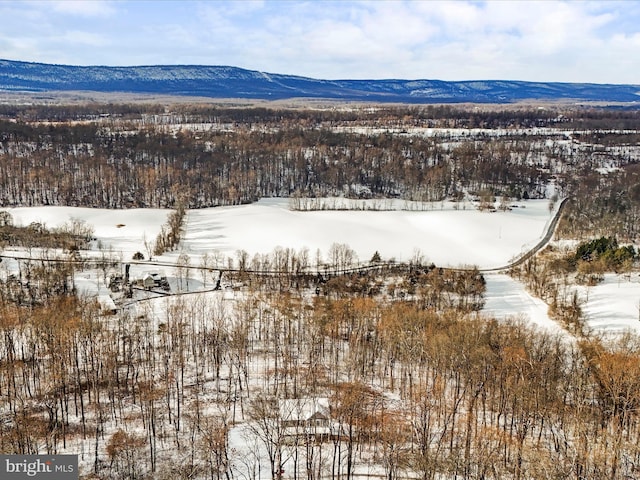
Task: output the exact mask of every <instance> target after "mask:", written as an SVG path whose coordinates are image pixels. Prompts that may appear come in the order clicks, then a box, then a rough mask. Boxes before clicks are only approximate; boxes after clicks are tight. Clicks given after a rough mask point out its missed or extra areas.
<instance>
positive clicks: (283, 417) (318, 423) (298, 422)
mask: <svg viewBox="0 0 640 480" xmlns="http://www.w3.org/2000/svg"><path fill="white" fill-rule="evenodd" d="M279 407H280V422H281V425H282V426H283V427H284V434H285V437H299V436H311V437H315V438H316V439H317V440H322V439H326V440H328V439H329V438H331V437H332V432H333V431H334V425H333V422H332V421H331V413H330V408H329V399H328V398H294V399H287V400H281V401H280V404H279Z"/></svg>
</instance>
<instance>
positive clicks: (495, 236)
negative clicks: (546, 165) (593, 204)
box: [182, 199, 551, 268]
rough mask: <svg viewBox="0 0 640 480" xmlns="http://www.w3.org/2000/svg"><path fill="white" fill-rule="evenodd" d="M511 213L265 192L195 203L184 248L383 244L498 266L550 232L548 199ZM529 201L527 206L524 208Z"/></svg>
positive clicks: (390, 251)
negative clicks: (360, 204) (348, 202)
mask: <svg viewBox="0 0 640 480" xmlns="http://www.w3.org/2000/svg"><path fill="white" fill-rule="evenodd" d="M517 205H520V207H518V208H513V210H511V211H507V212H494V213H488V212H479V211H477V210H475V209H473V208H472V207H471V205H470V204H467V209H465V210H454V206H453V204H452V203H451V202H442V203H441V202H436V203H434V205H433V210H427V211H310V212H300V211H291V210H290V209H289V202H288V200H286V199H263V200H261V201H259V202H257V203H254V204H251V205H243V206H237V207H220V208H209V209H202V210H191V211H189V213H188V218H187V227H186V235H185V239H184V241H183V243H182V248H183V250H184V251H185V252H186V253H187V254H189V255H196V256H198V255H202V254H204V253H205V252H211V251H212V250H219V251H220V252H222V253H224V254H225V255H228V256H234V255H235V252H236V250H239V249H242V250H246V251H247V252H248V253H249V254H250V255H253V254H255V253H269V252H271V251H272V250H273V249H274V248H275V247H277V246H281V247H285V248H287V247H288V248H293V249H295V250H299V249H301V248H303V247H307V248H309V251H310V252H311V253H312V254H314V253H315V251H316V250H317V249H320V251H321V252H323V253H326V252H327V251H328V249H329V247H330V246H331V244H333V243H345V244H347V245H349V246H350V247H351V248H352V249H353V250H355V251H356V253H357V254H358V257H359V258H360V260H361V261H368V260H369V259H370V258H371V256H372V255H373V254H374V252H375V251H376V250H377V251H378V252H380V255H381V256H382V258H383V259H390V258H394V259H395V260H397V261H408V260H409V259H410V258H411V257H412V256H413V255H414V253H415V251H416V250H420V252H421V253H422V254H423V255H424V256H425V257H426V259H427V261H429V262H434V263H435V264H436V265H439V266H461V265H477V266H478V267H484V268H491V267H499V266H502V265H505V264H507V263H509V261H510V260H511V259H513V258H514V257H516V256H518V255H520V254H521V253H523V252H524V251H526V250H528V249H529V248H530V247H532V246H533V245H535V244H536V243H537V242H538V241H539V240H540V238H541V237H542V236H544V233H545V230H546V225H547V222H548V221H549V219H550V218H551V215H550V213H549V209H548V206H549V202H548V201H546V200H529V201H526V202H517ZM523 207H524V208H523Z"/></svg>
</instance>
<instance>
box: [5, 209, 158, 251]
mask: <svg viewBox="0 0 640 480" xmlns="http://www.w3.org/2000/svg"><path fill="white" fill-rule="evenodd" d="M6 211H7V212H9V213H10V214H11V215H12V216H13V221H14V224H15V225H19V226H27V225H29V224H31V223H33V222H38V223H41V224H43V225H44V226H45V227H47V228H54V227H60V226H62V225H63V224H65V223H66V222H68V221H70V220H72V219H76V220H84V221H85V222H87V224H89V225H92V226H93V227H94V230H95V231H94V235H95V237H96V238H97V239H98V242H96V245H95V247H96V248H98V243H99V244H100V246H102V247H103V248H104V249H106V250H108V249H109V248H111V249H112V250H113V251H114V252H115V253H122V256H123V258H124V259H125V260H126V259H130V258H131V256H132V255H133V254H134V253H136V252H137V251H140V252H143V253H145V256H146V251H145V247H144V241H145V239H146V240H147V241H153V240H155V238H156V236H157V235H158V233H159V232H160V227H161V225H162V224H163V223H165V222H166V219H167V215H168V214H169V212H170V211H171V210H163V209H155V208H146V209H142V208H136V209H130V210H107V209H102V208H81V207H17V208H7V209H6Z"/></svg>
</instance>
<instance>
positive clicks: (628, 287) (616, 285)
mask: <svg viewBox="0 0 640 480" xmlns="http://www.w3.org/2000/svg"><path fill="white" fill-rule="evenodd" d="M576 289H577V291H578V293H579V295H580V301H581V307H582V313H583V316H584V319H585V323H586V326H587V328H588V329H590V330H591V331H593V332H594V333H596V334H597V333H605V334H609V333H625V332H634V333H637V334H640V277H638V274H637V273H633V274H631V275H628V274H627V275H616V274H613V273H611V274H605V275H604V280H603V281H602V283H600V284H598V285H595V286H593V287H586V286H578V287H576Z"/></svg>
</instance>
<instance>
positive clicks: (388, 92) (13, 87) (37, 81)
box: [0, 60, 640, 103]
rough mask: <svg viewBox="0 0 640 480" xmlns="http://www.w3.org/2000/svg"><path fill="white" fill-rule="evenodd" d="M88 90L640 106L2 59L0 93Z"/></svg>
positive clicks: (606, 94)
mask: <svg viewBox="0 0 640 480" xmlns="http://www.w3.org/2000/svg"><path fill="white" fill-rule="evenodd" d="M74 90H85V91H95V92H134V93H152V94H171V95H185V96H204V97H212V98H248V99H265V100H275V99H285V98H323V99H335V100H353V101H374V102H403V103H436V102H437V103H443V102H447V103H452V102H479V103H508V102H514V101H518V100H524V99H532V100H550V101H553V100H575V101H604V102H636V101H640V85H601V84H588V83H539V82H520V81H502V80H490V81H463V82H446V81H440V80H333V81H330V80H316V79H313V78H306V77H298V76H292V75H279V74H272V73H265V72H258V71H254V70H245V69H242V68H236V67H228V66H197V65H184V66H182V65H168V66H167V65H165V66H140V67H108V66H91V67H82V66H69V65H49V64H43V63H28V62H17V61H11V60H0V91H21V92H44V91H74Z"/></svg>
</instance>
